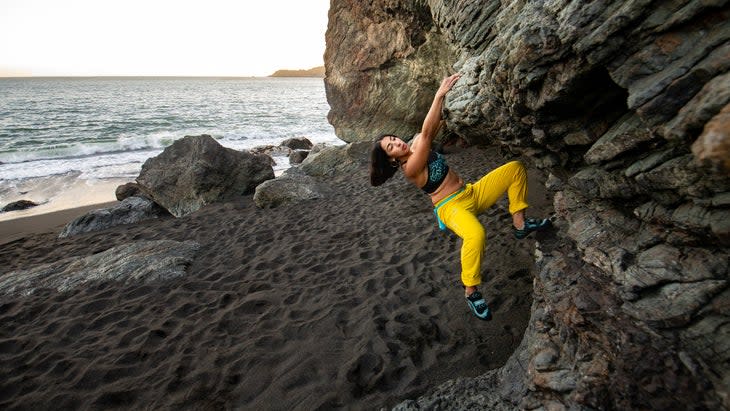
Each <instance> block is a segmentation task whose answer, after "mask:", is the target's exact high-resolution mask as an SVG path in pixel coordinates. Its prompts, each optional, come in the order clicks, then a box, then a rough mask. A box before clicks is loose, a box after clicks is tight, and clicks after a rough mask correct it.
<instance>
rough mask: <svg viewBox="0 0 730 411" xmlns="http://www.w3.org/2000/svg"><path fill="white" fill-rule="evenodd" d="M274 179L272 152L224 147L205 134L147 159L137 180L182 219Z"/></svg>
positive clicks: (148, 193) (179, 143)
mask: <svg viewBox="0 0 730 411" xmlns="http://www.w3.org/2000/svg"><path fill="white" fill-rule="evenodd" d="M272 178H274V170H273V168H272V167H271V163H270V159H269V158H268V157H267V156H264V155H256V154H253V153H250V152H246V151H236V150H233V149H230V148H226V147H223V146H221V145H220V144H219V143H218V142H217V141H215V139H213V137H211V136H209V135H207V134H203V135H200V136H186V137H184V138H182V139H180V140H177V141H175V142H174V143H173V144H172V145H171V146H169V147H167V148H166V149H165V150H164V151H163V152H162V153H161V154H160V155H158V156H156V157H153V158H150V159H148V160H147V161H145V163H144V165H142V171H141V172H140V174H139V177H137V183H138V184H139V185H140V187H142V190H143V191H144V193H145V194H146V195H147V196H148V197H150V198H151V199H152V200H153V201H155V202H156V203H157V204H159V205H161V206H162V207H164V208H165V209H167V210H168V211H169V212H170V213H171V214H172V215H174V216H176V217H181V216H184V215H186V214H190V213H192V212H195V211H197V210H199V209H200V208H201V207H203V206H204V205H206V204H210V203H214V202H219V201H227V200H230V199H232V198H234V197H237V196H240V195H243V194H248V193H251V192H253V190H254V189H255V188H256V186H257V185H259V184H261V183H263V182H264V181H266V180H270V179H272Z"/></svg>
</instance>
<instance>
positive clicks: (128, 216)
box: [58, 196, 170, 238]
mask: <svg viewBox="0 0 730 411" xmlns="http://www.w3.org/2000/svg"><path fill="white" fill-rule="evenodd" d="M169 215H170V214H169V213H168V212H167V210H165V209H163V208H162V207H160V206H159V205H157V204H156V203H155V202H154V201H152V200H150V199H148V198H144V197H135V196H132V197H127V198H125V199H124V200H123V201H121V202H119V203H117V204H115V205H113V206H112V207H108V208H99V209H97V210H92V211H90V212H88V213H86V214H84V215H82V216H80V217H77V218H76V219H74V220H73V221H71V222H70V223H68V224H66V227H64V228H63V231H61V234H59V236H58V237H59V238H66V237H70V236H72V235H76V234H81V233H89V232H92V231H100V230H106V229H107V228H111V227H114V226H118V225H122V224H134V223H138V222H140V221H143V220H149V219H152V218H159V217H162V216H169Z"/></svg>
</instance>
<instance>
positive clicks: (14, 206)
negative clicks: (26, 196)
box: [2, 200, 38, 212]
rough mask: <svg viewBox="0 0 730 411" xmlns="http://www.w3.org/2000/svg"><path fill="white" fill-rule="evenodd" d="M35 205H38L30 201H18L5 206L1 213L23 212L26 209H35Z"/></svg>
mask: <svg viewBox="0 0 730 411" xmlns="http://www.w3.org/2000/svg"><path fill="white" fill-rule="evenodd" d="M37 205H38V204H36V203H34V202H33V201H30V200H18V201H13V202H12V203H9V204H7V205H6V206H5V207H3V209H2V212H7V211H19V210H25V209H27V208H31V207H35V206H37Z"/></svg>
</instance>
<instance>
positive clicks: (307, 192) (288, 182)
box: [253, 169, 334, 208]
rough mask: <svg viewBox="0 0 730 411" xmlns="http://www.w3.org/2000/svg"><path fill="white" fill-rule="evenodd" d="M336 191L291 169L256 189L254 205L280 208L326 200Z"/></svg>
mask: <svg viewBox="0 0 730 411" xmlns="http://www.w3.org/2000/svg"><path fill="white" fill-rule="evenodd" d="M333 193H334V190H333V189H332V188H331V187H330V186H328V185H327V184H325V183H322V182H320V181H317V180H316V179H315V178H313V177H311V176H308V175H306V174H304V173H303V172H301V171H300V170H298V169H289V170H287V171H286V172H285V173H284V174H282V175H281V176H279V177H277V178H275V179H273V180H268V181H265V182H263V183H262V184H260V185H259V186H258V187H256V192H255V194H254V196H253V201H254V203H255V204H256V205H257V206H258V207H260V208H272V207H278V206H280V205H284V204H291V203H298V202H301V201H304V200H313V199H318V198H326V197H327V196H329V195H332V194H333Z"/></svg>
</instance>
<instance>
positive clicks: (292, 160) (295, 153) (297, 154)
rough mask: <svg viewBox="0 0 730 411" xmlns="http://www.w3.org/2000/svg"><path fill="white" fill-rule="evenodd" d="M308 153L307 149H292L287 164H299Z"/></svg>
mask: <svg viewBox="0 0 730 411" xmlns="http://www.w3.org/2000/svg"><path fill="white" fill-rule="evenodd" d="M308 155H309V151H308V150H292V152H291V154H289V164H301V163H302V162H303V161H304V160H305V159H306V158H307V156H308Z"/></svg>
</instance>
